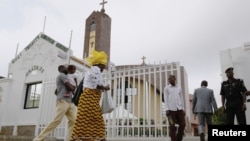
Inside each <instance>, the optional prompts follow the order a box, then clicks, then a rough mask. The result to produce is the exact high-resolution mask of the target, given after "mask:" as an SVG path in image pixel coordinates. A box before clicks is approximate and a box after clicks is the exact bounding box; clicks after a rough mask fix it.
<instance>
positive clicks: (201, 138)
mask: <svg viewBox="0 0 250 141" xmlns="http://www.w3.org/2000/svg"><path fill="white" fill-rule="evenodd" d="M200 141H205V134H204V133H200Z"/></svg>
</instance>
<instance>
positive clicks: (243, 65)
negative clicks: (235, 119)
mask: <svg viewBox="0 0 250 141" xmlns="http://www.w3.org/2000/svg"><path fill="white" fill-rule="evenodd" d="M220 61H221V74H222V80H227V78H226V75H225V70H226V68H228V67H233V68H234V76H235V78H241V79H243V80H244V82H245V86H246V87H247V89H248V90H250V73H249V72H250V48H249V46H248V43H247V44H245V45H243V46H242V47H237V48H231V49H227V50H223V51H221V52H220ZM247 98H248V99H250V96H248V97H247ZM247 109H248V110H247V112H246V115H247V124H250V102H247Z"/></svg>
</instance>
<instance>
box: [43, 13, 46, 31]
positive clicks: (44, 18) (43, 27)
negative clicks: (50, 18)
mask: <svg viewBox="0 0 250 141" xmlns="http://www.w3.org/2000/svg"><path fill="white" fill-rule="evenodd" d="M45 25H46V16H45V17H44V23H43V33H44V30H45Z"/></svg>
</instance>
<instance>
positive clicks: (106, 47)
mask: <svg viewBox="0 0 250 141" xmlns="http://www.w3.org/2000/svg"><path fill="white" fill-rule="evenodd" d="M106 3H107V1H105V0H103V1H102V3H100V5H102V9H101V11H93V12H92V14H91V15H90V16H89V17H88V18H87V19H86V23H85V37H84V50H83V58H85V57H88V56H89V54H90V53H91V51H93V50H97V51H104V52H105V53H106V54H107V55H108V61H110V36H111V18H110V17H109V15H107V14H106V13H105V9H104V5H105V4H106Z"/></svg>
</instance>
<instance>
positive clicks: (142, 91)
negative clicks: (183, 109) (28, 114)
mask: <svg viewBox="0 0 250 141" xmlns="http://www.w3.org/2000/svg"><path fill="white" fill-rule="evenodd" d="M109 70H110V71H109V72H105V73H104V74H103V78H104V83H105V84H110V85H111V88H112V89H111V90H110V91H109V92H110V93H111V95H112V97H113V102H114V103H115V105H116V109H115V110H114V111H113V112H112V113H110V114H105V115H104V118H105V121H106V127H107V128H106V134H107V139H108V140H166V138H167V137H168V128H167V127H168V126H167V118H166V116H165V110H164V104H163V89H164V87H165V85H166V83H167V77H168V75H170V74H174V75H176V78H177V82H179V83H180V80H181V79H180V66H179V63H178V62H176V63H169V64H167V63H166V64H159V65H156V64H154V65H143V66H142V65H138V66H123V67H116V69H109ZM111 70H112V71H111ZM43 90H44V92H43V95H42V99H41V102H42V103H41V104H40V110H41V111H40V114H41V119H40V123H39V124H38V126H37V127H38V128H37V132H36V133H38V132H40V131H41V129H42V128H44V127H45V126H46V124H48V122H49V121H51V120H52V118H53V115H54V113H55V108H51V107H55V96H54V95H53V94H51V93H53V92H54V90H55V79H52V80H45V81H44V85H43ZM66 124H67V122H66V118H65V119H64V121H63V122H62V123H61V124H60V125H59V126H58V128H57V129H56V130H55V131H54V132H53V133H51V134H50V136H54V137H57V138H61V139H66V138H67V131H66V130H67V125H66Z"/></svg>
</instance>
